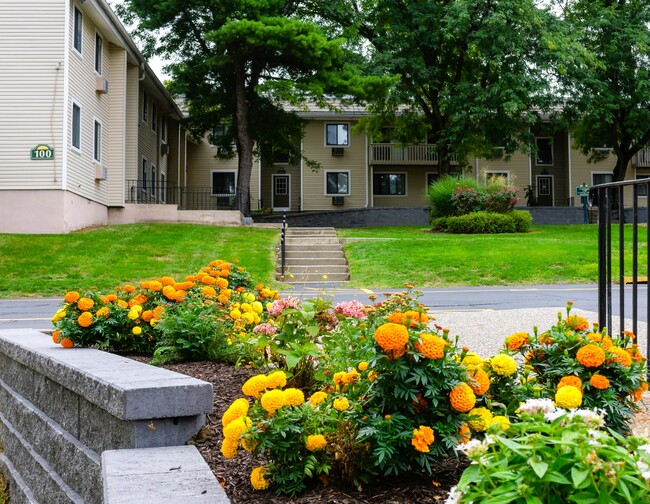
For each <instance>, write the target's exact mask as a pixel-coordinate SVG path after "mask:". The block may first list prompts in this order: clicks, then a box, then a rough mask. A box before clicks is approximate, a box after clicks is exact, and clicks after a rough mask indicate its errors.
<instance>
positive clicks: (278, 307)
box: [267, 297, 300, 317]
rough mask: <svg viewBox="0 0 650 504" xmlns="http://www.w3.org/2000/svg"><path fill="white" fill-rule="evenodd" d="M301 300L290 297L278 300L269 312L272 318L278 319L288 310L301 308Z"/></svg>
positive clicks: (270, 307)
mask: <svg viewBox="0 0 650 504" xmlns="http://www.w3.org/2000/svg"><path fill="white" fill-rule="evenodd" d="M299 307H300V299H298V298H295V297H288V298H283V299H276V300H275V301H273V303H271V306H269V309H268V310H267V311H268V313H269V315H270V316H271V317H277V316H278V315H280V314H281V313H282V312H283V311H284V310H286V309H287V308H299Z"/></svg>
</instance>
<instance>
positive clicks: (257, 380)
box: [241, 374, 268, 399]
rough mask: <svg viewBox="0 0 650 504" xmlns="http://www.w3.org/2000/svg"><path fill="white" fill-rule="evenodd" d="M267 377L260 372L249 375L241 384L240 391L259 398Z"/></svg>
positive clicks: (265, 385)
mask: <svg viewBox="0 0 650 504" xmlns="http://www.w3.org/2000/svg"><path fill="white" fill-rule="evenodd" d="M267 384H268V379H267V377H266V376H264V375H262V374H260V375H255V376H251V377H250V378H249V379H248V380H246V382H245V383H244V385H242V388H241V390H242V392H243V393H244V394H245V395H247V396H251V397H254V398H255V399H259V398H260V395H261V393H262V391H263V390H266V388H267V386H268V385H267Z"/></svg>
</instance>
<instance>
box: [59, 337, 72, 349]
mask: <svg viewBox="0 0 650 504" xmlns="http://www.w3.org/2000/svg"><path fill="white" fill-rule="evenodd" d="M59 343H61V346H62V347H63V348H72V347H73V346H74V341H72V340H71V339H70V338H63V339H62V340H61V341H60V342H59Z"/></svg>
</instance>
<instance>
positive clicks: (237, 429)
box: [223, 417, 251, 440]
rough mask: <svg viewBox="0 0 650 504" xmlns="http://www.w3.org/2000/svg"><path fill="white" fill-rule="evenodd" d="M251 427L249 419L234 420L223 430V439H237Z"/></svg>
mask: <svg viewBox="0 0 650 504" xmlns="http://www.w3.org/2000/svg"><path fill="white" fill-rule="evenodd" d="M250 426H251V419H250V418H248V417H240V418H235V419H234V420H233V421H232V422H230V423H229V424H228V425H226V426H225V427H224V428H223V437H225V438H226V439H234V440H237V439H239V438H240V437H241V436H242V434H244V432H246V431H247V430H248V428H249V427H250Z"/></svg>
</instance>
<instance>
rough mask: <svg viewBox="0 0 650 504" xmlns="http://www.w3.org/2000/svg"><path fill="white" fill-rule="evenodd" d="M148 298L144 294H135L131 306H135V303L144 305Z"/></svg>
mask: <svg viewBox="0 0 650 504" xmlns="http://www.w3.org/2000/svg"><path fill="white" fill-rule="evenodd" d="M147 300H148V298H147V296H145V295H144V294H138V295H136V296H133V299H131V301H129V306H131V307H132V306H135V305H143V304H145V303H146V302H147Z"/></svg>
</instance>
